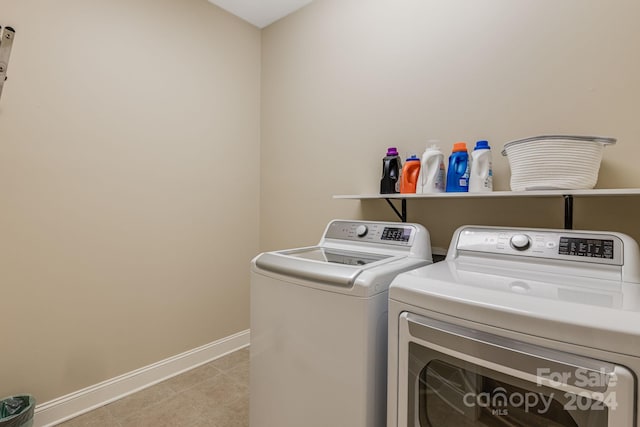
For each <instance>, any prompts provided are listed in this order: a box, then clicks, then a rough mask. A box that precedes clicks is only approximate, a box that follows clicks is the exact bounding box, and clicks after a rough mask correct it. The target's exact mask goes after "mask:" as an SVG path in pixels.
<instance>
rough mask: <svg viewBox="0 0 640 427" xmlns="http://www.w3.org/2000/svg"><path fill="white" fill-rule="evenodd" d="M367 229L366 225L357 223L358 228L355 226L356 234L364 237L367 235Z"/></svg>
mask: <svg viewBox="0 0 640 427" xmlns="http://www.w3.org/2000/svg"><path fill="white" fill-rule="evenodd" d="M368 231H369V229H368V228H367V226H366V225H364V224H363V225H359V226H358V228H356V235H357V236H358V237H364V236H366V235H367V232H368Z"/></svg>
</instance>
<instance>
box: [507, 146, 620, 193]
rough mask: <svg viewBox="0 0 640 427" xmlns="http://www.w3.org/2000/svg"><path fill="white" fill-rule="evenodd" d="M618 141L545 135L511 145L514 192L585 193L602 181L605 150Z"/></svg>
mask: <svg viewBox="0 0 640 427" xmlns="http://www.w3.org/2000/svg"><path fill="white" fill-rule="evenodd" d="M615 142H616V140H615V139H614V138H608V137H599V136H574V135H545V136H535V137H531V138H525V139H518V140H516V141H510V142H507V143H506V144H505V145H504V149H503V150H502V155H503V156H507V159H508V160H509V167H510V168H511V190H512V191H526V190H548V189H562V190H583V189H590V188H593V187H595V185H596V182H597V181H598V172H599V170H600V162H601V161H602V150H603V149H604V146H605V145H611V144H615Z"/></svg>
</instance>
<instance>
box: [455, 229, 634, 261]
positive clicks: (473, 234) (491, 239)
mask: <svg viewBox="0 0 640 427" xmlns="http://www.w3.org/2000/svg"><path fill="white" fill-rule="evenodd" d="M456 248H457V249H458V250H461V251H472V252H486V253H494V254H498V253H499V254H506V255H516V256H522V257H536V258H550V259H557V260H567V261H581V262H591V263H599V264H611V265H622V258H623V253H622V251H623V244H622V240H621V239H620V238H618V237H617V236H614V235H610V234H606V233H585V232H578V231H572V230H552V231H550V230H536V229H531V230H527V229H500V228H483V227H464V228H463V229H461V230H460V231H459V234H458V241H457V244H456Z"/></svg>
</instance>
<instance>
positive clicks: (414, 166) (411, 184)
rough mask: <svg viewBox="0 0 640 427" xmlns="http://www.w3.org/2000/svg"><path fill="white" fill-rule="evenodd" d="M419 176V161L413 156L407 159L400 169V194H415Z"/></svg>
mask: <svg viewBox="0 0 640 427" xmlns="http://www.w3.org/2000/svg"><path fill="white" fill-rule="evenodd" d="M419 174H420V159H419V158H418V156H416V155H413V156H411V157H409V158H408V159H407V161H406V162H405V164H404V166H403V167H402V174H401V175H400V193H404V194H408V193H415V192H416V184H417V183H418V175H419Z"/></svg>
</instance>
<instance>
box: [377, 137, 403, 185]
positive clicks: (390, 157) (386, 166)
mask: <svg viewBox="0 0 640 427" xmlns="http://www.w3.org/2000/svg"><path fill="white" fill-rule="evenodd" d="M401 171H402V162H401V161H400V156H399V155H398V150H397V149H396V147H389V148H388V149H387V155H386V156H385V157H384V159H382V179H381V180H380V194H393V193H399V192H400V173H401Z"/></svg>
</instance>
